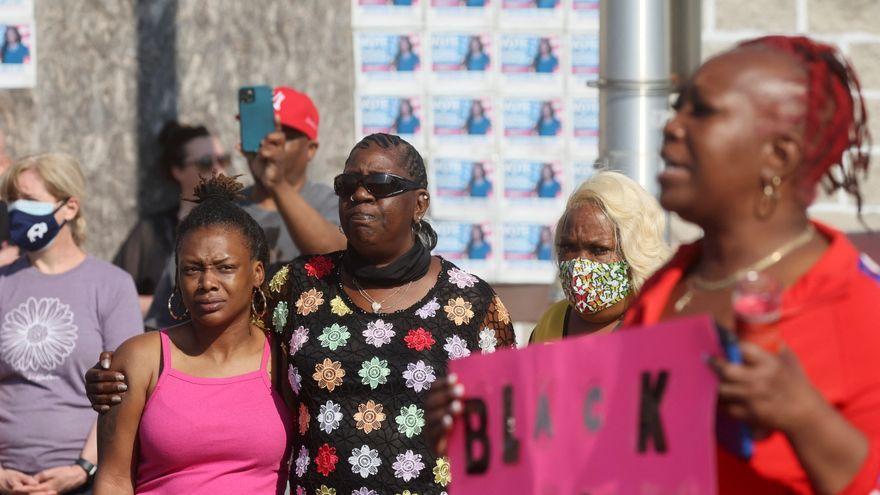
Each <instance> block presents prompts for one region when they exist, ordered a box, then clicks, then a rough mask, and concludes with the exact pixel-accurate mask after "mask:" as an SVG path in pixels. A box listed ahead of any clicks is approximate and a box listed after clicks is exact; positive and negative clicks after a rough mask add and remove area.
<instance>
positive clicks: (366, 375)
mask: <svg viewBox="0 0 880 495" xmlns="http://www.w3.org/2000/svg"><path fill="white" fill-rule="evenodd" d="M390 374H391V370H390V369H389V368H388V361H386V360H384V359H379V358H377V357H374V358H373V359H370V360H369V361H364V363H363V364H362V365H361V369H360V371H358V375H359V376H360V377H361V383H363V384H364V385H369V386H370V388H371V389H373V390H375V389H376V387H378V386H379V385H381V384H383V383H387V382H388V375H390Z"/></svg>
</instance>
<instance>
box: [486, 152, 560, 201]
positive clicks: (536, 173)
mask: <svg viewBox="0 0 880 495" xmlns="http://www.w3.org/2000/svg"><path fill="white" fill-rule="evenodd" d="M502 170H503V171H504V206H505V211H508V210H507V207H511V208H516V207H518V206H522V207H534V206H535V205H544V206H559V205H561V204H562V200H563V193H564V192H565V191H566V187H565V182H566V178H565V171H564V168H563V166H562V163H561V162H560V161H558V160H555V161H546V160H533V159H521V158H509V159H506V160H504V162H503V163H502Z"/></svg>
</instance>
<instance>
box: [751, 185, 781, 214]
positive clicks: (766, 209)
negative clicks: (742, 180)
mask: <svg viewBox="0 0 880 495" xmlns="http://www.w3.org/2000/svg"><path fill="white" fill-rule="evenodd" d="M780 185H782V177H780V176H778V175H774V176H773V178H772V179H770V182H769V183H768V184H764V189H763V190H762V191H761V193H762V194H761V200H760V201H759V202H758V211H757V214H758V218H761V219H766V218H768V217H769V216H770V215H771V214H772V213H773V210H775V209H776V201H777V200H778V199H779V186H780Z"/></svg>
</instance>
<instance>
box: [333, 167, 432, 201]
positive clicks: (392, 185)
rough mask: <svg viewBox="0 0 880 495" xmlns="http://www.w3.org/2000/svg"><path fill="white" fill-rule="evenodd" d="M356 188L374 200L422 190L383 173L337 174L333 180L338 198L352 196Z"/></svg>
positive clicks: (408, 181)
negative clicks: (368, 194)
mask: <svg viewBox="0 0 880 495" xmlns="http://www.w3.org/2000/svg"><path fill="white" fill-rule="evenodd" d="M358 187H363V188H364V189H366V190H367V192H368V193H370V195H371V196H373V197H374V198H376V199H381V198H388V197H391V196H397V195H398V194H402V193H405V192H406V191H414V190H416V189H422V188H423V187H422V185H420V184H419V183H418V182H414V181H411V180H409V179H405V178H403V177H400V176H398V175H394V174H389V173H384V172H378V173H374V174H367V175H361V174H339V175H337V176H336V178H335V179H333V190H334V191H336V195H337V196H339V197H340V198H345V197H350V196H352V195H354V193H355V192H356V191H357V190H358Z"/></svg>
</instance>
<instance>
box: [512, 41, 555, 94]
mask: <svg viewBox="0 0 880 495" xmlns="http://www.w3.org/2000/svg"><path fill="white" fill-rule="evenodd" d="M499 44H500V52H501V55H500V57H501V81H502V82H503V83H504V84H505V89H508V90H515V89H516V85H520V86H526V87H528V88H540V89H541V90H560V89H561V88H562V75H563V70H562V56H563V52H562V44H561V39H560V37H559V36H556V35H550V34H547V35H538V34H523V33H505V34H502V35H501V38H500V41H499ZM508 85H509V86H508Z"/></svg>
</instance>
